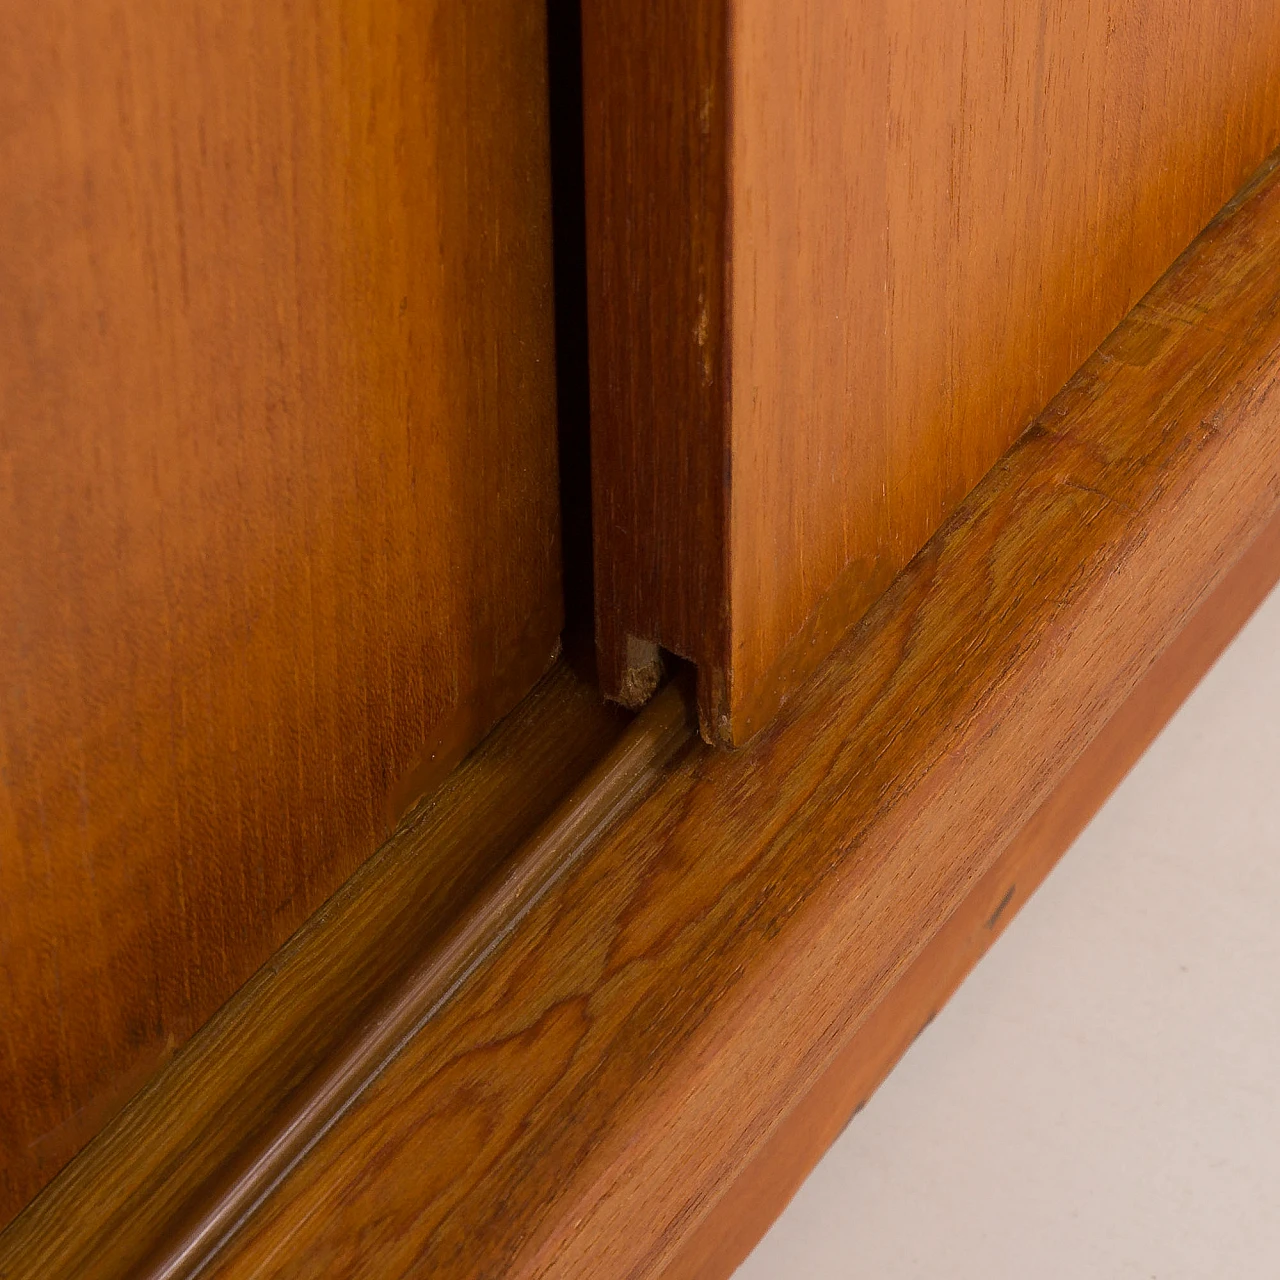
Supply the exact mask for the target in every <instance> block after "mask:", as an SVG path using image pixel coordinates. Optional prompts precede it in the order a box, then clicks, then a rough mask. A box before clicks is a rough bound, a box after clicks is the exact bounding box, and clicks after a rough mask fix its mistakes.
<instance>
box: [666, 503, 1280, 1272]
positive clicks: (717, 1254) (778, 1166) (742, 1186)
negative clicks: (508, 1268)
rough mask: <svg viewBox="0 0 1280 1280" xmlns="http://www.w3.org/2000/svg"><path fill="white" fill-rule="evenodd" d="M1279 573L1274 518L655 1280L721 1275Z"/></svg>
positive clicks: (753, 1241)
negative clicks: (660, 1276) (657, 1279)
mask: <svg viewBox="0 0 1280 1280" xmlns="http://www.w3.org/2000/svg"><path fill="white" fill-rule="evenodd" d="M1278 580H1280V518H1277V517H1274V516H1273V517H1272V519H1271V523H1270V524H1269V525H1268V526H1267V527H1266V529H1264V530H1263V532H1262V533H1261V535H1259V537H1258V539H1257V541H1256V542H1255V543H1254V544H1253V546H1251V547H1250V548H1249V550H1248V551H1246V552H1245V554H1244V555H1243V556H1242V557H1241V559H1240V561H1239V563H1238V564H1237V565H1236V566H1235V568H1233V569H1232V570H1231V572H1230V573H1228V574H1227V576H1226V578H1225V579H1224V580H1223V581H1222V584H1221V585H1220V586H1219V587H1218V588H1217V589H1216V590H1215V591H1214V592H1213V594H1212V595H1211V596H1210V597H1209V598H1208V599H1207V600H1206V601H1205V602H1204V603H1203V604H1202V605H1201V606H1200V608H1199V609H1198V610H1197V612H1196V614H1195V617H1193V618H1192V619H1191V621H1190V622H1189V623H1188V624H1187V626H1186V629H1185V630H1184V631H1182V632H1181V634H1179V635H1178V636H1177V637H1176V638H1175V639H1173V640H1172V641H1171V642H1170V643H1169V646H1168V648H1167V649H1165V651H1164V653H1162V654H1161V655H1160V657H1159V658H1158V659H1157V660H1156V661H1155V663H1153V664H1152V666H1151V669H1150V670H1149V671H1148V672H1147V674H1146V675H1145V676H1143V678H1142V679H1141V681H1140V682H1139V683H1138V685H1137V686H1136V687H1135V688H1134V690H1133V692H1132V693H1131V694H1130V695H1129V697H1128V698H1127V699H1126V701H1125V702H1124V703H1123V704H1122V705H1121V706H1120V708H1119V709H1118V710H1117V711H1116V713H1115V714H1114V715H1113V716H1112V717H1111V719H1110V720H1109V721H1108V722H1107V724H1106V727H1105V728H1104V729H1103V730H1102V731H1101V733H1099V734H1098V736H1097V737H1096V738H1095V739H1094V740H1093V741H1092V742H1091V743H1090V744H1089V746H1088V747H1087V748H1086V749H1085V751H1084V754H1083V755H1081V757H1080V759H1079V760H1077V761H1076V763H1075V764H1074V765H1073V766H1072V767H1071V769H1070V770H1069V771H1068V772H1067V774H1066V776H1065V777H1064V778H1063V779H1062V781H1061V782H1060V783H1059V784H1058V786H1057V788H1056V789H1055V790H1054V792H1053V793H1052V795H1050V796H1049V798H1048V799H1047V800H1046V801H1045V802H1044V803H1043V804H1042V805H1041V806H1040V808H1039V809H1038V810H1037V811H1036V813H1035V815H1034V816H1033V817H1032V818H1031V820H1030V821H1029V822H1027V824H1026V825H1025V826H1024V827H1023V828H1022V829H1021V830H1020V831H1019V832H1018V833H1017V835H1015V836H1014V837H1013V839H1012V840H1011V841H1010V842H1009V845H1008V847H1007V848H1006V849H1005V851H1004V852H1003V853H1002V854H1001V855H1000V856H999V858H997V859H996V862H995V864H994V865H993V866H992V868H991V870H990V871H988V872H987V873H986V875H984V876H983V877H982V879H981V880H980V881H979V882H978V883H977V884H976V885H975V886H974V887H973V889H971V890H970V891H969V893H968V894H967V895H966V897H965V899H964V901H963V902H961V904H960V905H959V906H958V907H957V908H956V910H955V911H954V912H953V913H952V915H951V917H950V918H949V919H948V920H947V922H946V924H944V925H943V926H942V928H941V929H939V931H938V932H937V933H936V934H935V935H934V937H933V939H932V940H931V941H930V942H929V944H928V945H927V946H926V947H925V949H924V950H923V951H922V952H921V953H920V955H919V957H918V958H917V959H916V960H915V961H914V963H913V964H912V965H911V967H910V969H908V970H907V972H906V973H905V974H903V976H902V977H901V978H900V979H899V980H898V981H897V982H896V983H895V984H894V985H893V987H892V989H891V990H890V991H889V992H888V993H887V994H886V995H885V997H884V999H883V1000H882V1001H881V1002H880V1003H879V1004H878V1005H877V1006H876V1008H875V1010H874V1011H873V1012H872V1013H871V1015H870V1017H868V1018H867V1020H866V1021H865V1022H864V1023H863V1024H862V1026H861V1027H859V1028H858V1030H857V1031H856V1032H855V1033H854V1035H853V1037H852V1039H851V1040H850V1041H849V1043H848V1044H846V1045H845V1047H844V1048H843V1049H841V1050H840V1052H839V1053H838V1054H837V1055H836V1057H835V1059H834V1060H833V1061H832V1063H831V1065H830V1066H829V1067H828V1068H827V1069H826V1071H825V1072H823V1074H822V1076H821V1078H820V1079H819V1080H818V1081H817V1082H816V1083H815V1084H814V1086H813V1088H812V1089H810V1090H809V1092H808V1093H807V1094H806V1095H805V1096H804V1097H803V1098H802V1099H801V1100H800V1101H799V1102H798V1103H796V1105H795V1107H794V1109H793V1110H792V1111H791V1112H790V1114H789V1115H787V1116H786V1118H785V1119H784V1120H783V1121H782V1122H781V1123H780V1124H779V1126H778V1128H777V1129H776V1130H775V1131H774V1133H773V1134H772V1136H771V1137H770V1138H769V1140H768V1141H767V1142H766V1143H764V1145H763V1146H761V1148H760V1149H759V1150H758V1151H757V1152H756V1153H755V1155H754V1156H752V1158H751V1161H750V1163H749V1164H748V1165H747V1166H746V1168H745V1169H743V1170H742V1172H741V1173H740V1174H739V1176H738V1178H737V1180H736V1181H735V1182H734V1183H733V1185H732V1186H731V1187H729V1188H728V1189H727V1190H726V1191H725V1192H724V1194H723V1195H722V1196H721V1198H720V1200H719V1201H718V1202H717V1203H716V1206H715V1208H713V1209H712V1210H711V1212H710V1213H708V1214H707V1216H706V1217H705V1218H704V1219H703V1220H702V1222H701V1223H700V1224H699V1226H698V1227H697V1229H696V1230H695V1231H693V1232H692V1233H691V1234H690V1236H689V1237H688V1239H687V1240H685V1242H684V1243H683V1244H682V1245H681V1247H680V1249H679V1251H678V1252H677V1253H676V1255H675V1257H674V1258H673V1259H672V1261H671V1263H670V1264H669V1265H668V1266H667V1267H666V1268H665V1269H664V1270H663V1272H662V1277H663V1280H728V1277H729V1276H731V1275H732V1274H733V1273H734V1271H735V1270H736V1269H737V1267H738V1266H740V1265H741V1263H743V1262H744V1261H745V1260H746V1257H747V1255H748V1254H749V1253H750V1252H751V1250H752V1249H754V1248H755V1246H756V1245H757V1244H758V1243H759V1242H760V1240H761V1239H763V1237H764V1234H765V1232H766V1231H768V1229H769V1227H770V1226H771V1225H772V1223H773V1221H774V1219H775V1218H777V1217H778V1215H779V1214H780V1213H781V1212H782V1211H783V1209H784V1208H785V1207H786V1205H787V1203H788V1202H789V1201H790V1200H791V1197H792V1196H794V1195H795V1193H796V1192H797V1191H798V1190H799V1189H800V1186H801V1184H802V1183H803V1182H804V1180H805V1178H807V1177H808V1175H809V1173H810V1172H811V1171H812V1169H813V1167H814V1166H815V1165H816V1164H817V1163H818V1161H819V1160H820V1159H821V1158H822V1156H823V1154H824V1153H825V1152H826V1150H827V1148H828V1147H830V1146H831V1144H832V1143H833V1142H834V1141H835V1140H836V1138H838V1137H839V1136H840V1134H841V1133H842V1132H843V1131H844V1129H845V1126H846V1125H848V1124H849V1122H850V1120H851V1119H852V1118H853V1117H854V1116H856V1115H857V1113H858V1112H859V1111H860V1110H861V1109H862V1107H863V1104H864V1103H866V1101H867V1099H868V1098H869V1097H870V1096H871V1094H872V1093H874V1092H875V1090H876V1088H877V1087H878V1086H879V1085H880V1083H881V1082H882V1081H883V1080H884V1078H885V1077H886V1076H887V1075H888V1074H889V1072H890V1071H891V1070H892V1069H893V1067H894V1066H895V1064H896V1063H897V1061H898V1059H899V1058H901V1057H902V1055H903V1054H904V1053H905V1052H906V1051H907V1049H908V1048H910V1047H911V1045H912V1043H913V1042H914V1041H915V1039H916V1037H917V1036H919V1035H920V1034H921V1033H922V1032H923V1031H924V1030H925V1028H927V1027H928V1025H929V1023H930V1022H932V1021H933V1018H934V1016H935V1015H936V1014H937V1013H938V1011H939V1010H940V1009H941V1008H942V1006H943V1005H944V1004H945V1003H946V1002H947V1000H949V999H950V998H951V995H952V994H953V993H954V991H955V989H956V988H957V987H958V986H959V985H960V983H961V982H962V981H963V980H964V978H965V977H966V975H967V974H968V973H969V970H970V969H972V968H973V966H974V965H975V964H976V963H977V962H978V960H980V959H981V958H982V956H983V955H984V954H985V953H986V951H987V949H988V948H989V947H990V946H991V945H992V944H993V943H994V942H995V940H996V939H997V938H998V937H999V936H1000V935H1001V934H1002V933H1003V932H1004V930H1005V928H1006V927H1007V926H1008V924H1009V922H1010V921H1011V920H1012V919H1013V918H1014V916H1015V915H1017V913H1018V911H1019V910H1020V909H1021V908H1022V906H1023V904H1024V903H1025V902H1026V901H1027V899H1028V898H1029V897H1030V896H1031V895H1032V894H1033V893H1034V892H1035V891H1036V889H1037V888H1038V887H1039V886H1040V884H1041V882H1042V881H1043V880H1044V878H1045V876H1047V875H1048V874H1049V872H1050V871H1051V870H1052V869H1053V867H1054V865H1055V864H1056V863H1057V861H1058V859H1059V858H1060V857H1062V855H1063V854H1064V853H1065V852H1066V851H1067V849H1068V848H1069V847H1070V845H1071V844H1072V842H1073V841H1074V840H1075V838H1076V837H1077V836H1078V835H1079V834H1080V833H1081V832H1082V831H1083V830H1084V828H1085V826H1086V825H1087V824H1088V822H1089V820H1090V819H1091V818H1092V817H1093V815H1094V814H1095V813H1097V811H1098V810H1099V809H1100V808H1101V807H1102V805H1103V802H1104V801H1105V800H1106V799H1107V797H1108V796H1109V795H1110V794H1111V792H1112V791H1114V790H1115V788H1116V787H1117V786H1118V785H1119V784H1120V782H1121V781H1122V780H1123V779H1124V776H1125V775H1126V774H1127V773H1128V772H1129V770H1130V769H1131V768H1133V766H1134V765H1135V764H1136V763H1137V761H1138V758H1139V757H1140V756H1141V755H1142V753H1143V752H1144V751H1145V750H1146V749H1147V747H1148V746H1150V745H1151V743H1152V741H1153V740H1154V739H1155V737H1156V735H1157V734H1158V733H1159V732H1160V730H1161V729H1163V728H1164V726H1165V725H1166V724H1167V723H1168V721H1169V720H1170V718H1171V717H1172V716H1173V713H1174V712H1175V711H1176V710H1177V709H1178V707H1179V706H1181V705H1182V703H1183V701H1184V700H1185V699H1186V698H1187V696H1188V695H1189V694H1190V693H1191V691H1192V690H1193V689H1194V688H1195V687H1196V685H1197V684H1198V683H1199V682H1200V679H1201V677H1202V676H1203V675H1204V674H1205V672H1207V671H1208V669H1209V668H1210V667H1211V666H1212V665H1213V663H1214V662H1215V661H1216V660H1217V658H1218V656H1219V655H1220V654H1221V653H1222V651H1223V650H1224V649H1225V648H1226V647H1227V645H1228V644H1229V643H1230V641H1231V639H1232V638H1233V637H1234V636H1235V634H1236V633H1237V632H1238V631H1239V630H1240V628H1241V627H1243V626H1244V624H1245V623H1246V622H1247V621H1248V620H1249V617H1250V615H1251V614H1252V613H1253V611H1254V610H1255V609H1256V608H1257V607H1258V605H1260V604H1261V603H1262V601H1263V600H1264V599H1265V598H1266V596H1267V593H1268V592H1269V591H1270V590H1271V589H1272V588H1273V587H1274V586H1275V585H1276V582H1277V581H1278Z"/></svg>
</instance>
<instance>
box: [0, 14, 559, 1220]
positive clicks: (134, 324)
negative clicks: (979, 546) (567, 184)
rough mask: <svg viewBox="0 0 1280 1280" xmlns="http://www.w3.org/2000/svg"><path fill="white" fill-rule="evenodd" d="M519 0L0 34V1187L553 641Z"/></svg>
mask: <svg viewBox="0 0 1280 1280" xmlns="http://www.w3.org/2000/svg"><path fill="white" fill-rule="evenodd" d="M544 24H545V14H544V10H543V6H542V5H541V4H540V3H538V2H537V0H479V2H478V3H469V4H467V5H465V6H460V5H452V4H447V3H443V2H435V0H428V3H425V4H409V3H402V2H400V0H392V3H389V4H374V3H370V2H368V0H342V3H339V4H321V3H315V2H307V3H303V4H300V5H285V4H280V3H275V2H274V0H268V2H267V3H257V2H254V3H251V2H250V0H215V3H212V4H200V5H194V6H193V5H186V4H177V3H162V4H159V5H155V4H146V3H140V2H139V0H92V2H90V3H79V4H74V5H73V4H69V3H64V2H62V0H55V2H53V3H48V4H40V5H27V4H10V5H6V6H5V29H6V36H5V40H4V41H3V42H0V157H2V159H3V169H4V172H5V174H6V180H5V182H4V185H3V190H2V191H0V246H2V247H3V258H2V261H0V273H2V274H3V281H2V283H0V673H2V674H0V690H2V691H3V695H4V700H3V704H2V705H0V1079H3V1081H4V1087H3V1088H0V1220H4V1219H7V1218H8V1217H9V1216H11V1214H12V1213H13V1211H14V1210H15V1209H16V1208H17V1207H18V1206H19V1205H21V1204H22V1203H23V1202H24V1201H25V1200H26V1199H27V1198H28V1197H29V1196H30V1195H31V1193H32V1192H33V1191H34V1190H35V1189H36V1188H37V1187H38V1186H39V1185H41V1184H42V1183H43V1182H44V1181H46V1180H47V1179H48V1177H49V1176H50V1175H51V1174H52V1173H53V1172H54V1171H56V1169H57V1168H58V1167H59V1166H60V1165H61V1164H62V1163H63V1162H64V1161H65V1160H66V1158H67V1157H68V1156H69V1155H70V1154H71V1153H73V1152H74V1151H75V1150H76V1149H77V1148H78V1147H79V1146H80V1145H82V1143H83V1142H84V1140H85V1139H86V1138H87V1137H88V1136H89V1135H90V1134H92V1133H93V1132H94V1131H95V1130H96V1129H97V1127H98V1126H99V1124H100V1123H101V1122H102V1120H103V1119H104V1118H105V1116H106V1115H108V1114H109V1113H110V1112H111V1111H112V1110H113V1109H114V1108H115V1107H116V1106H118V1105H119V1103H120V1102H122V1101H123V1100H124V1099H125V1098H127V1097H128V1096H129V1095H130V1094H131V1093H132V1092H134V1090H135V1089H136V1088H137V1087H138V1086H139V1084H140V1083H141V1082H142V1081H143V1080H144V1079H145V1078H146V1076H147V1075H148V1074H149V1073H150V1072H151V1070H152V1069H153V1068H154V1067H155V1066H156V1065H157V1063H158V1062H159V1061H160V1060H161V1059H162V1058H163V1057H164V1056H166V1055H167V1054H169V1053H170V1052H172V1050H173V1049H174V1048H175V1047H176V1046H178V1045H180V1044H181V1043H182V1042H183V1041H184V1040H185V1039H186V1037H187V1036H188V1035H189V1034H190V1033H191V1032H192V1031H193V1030H194V1029H195V1028H196V1027H197V1026H199V1025H200V1024H201V1023H202V1022H203V1021H204V1020H205V1019H206V1018H207V1017H208V1016H209V1015H210V1014H211V1013H212V1012H213V1011H214V1010H215V1009H216V1008H217V1007H218V1006H219V1005H220V1004H221V1003H222V1002H223V1001H224V1000H225V999H226V998H227V997H228V996H229V995H230V994H231V993H232V992H233V991H234V990H236V988H237V987H239V986H240V985H241V983H243V982H244V981H245V979H246V978H247V977H248V976H249V975H250V974H251V973H252V972H253V971H254V969H256V968H257V967H258V965H260V964H261V963H262V962H263V961H264V960H265V959H266V958H267V957H268V956H269V955H270V954H271V952H272V951H273V950H274V949H275V948H277V947H278V946H279V945H280V944H281V942H283V940H284V939H285V938H286V937H287V936H288V935H289V934H290V933H291V932H292V931H293V930H294V929H295V928H296V927H297V925H298V924H299V923H300V922H301V921H302V920H303V919H304V918H305V917H306V916H307V915H308V914H309V913H310V912H311V911H313V910H314V909H315V908H316V907H317V906H318V905H319V904H320V903H321V902H322V901H323V900H324V899H325V898H326V897H327V896H328V895H329V894H330V893H331V892H332V891H333V890H334V888H336V886H337V885H338V884H340V883H341V882H342V881H343V880H344V879H345V878H346V877H347V876H348V875H350V873H351V872H352V871H353V869H354V868H355V867H356V865H357V864H358V863H359V862H360V861H361V860H362V859H363V858H364V857H365V856H366V855H367V854H369V853H370V852H371V851H372V850H373V848H374V847H375V845H376V844H377V843H378V841H379V840H380V839H381V837H382V836H383V835H384V834H385V833H386V832H387V830H388V829H389V826H390V823H391V821H392V819H393V818H394V817H395V815H396V812H397V810H398V808H401V807H403V804H404V803H405V802H406V799H407V798H408V797H409V796H411V795H412V794H413V792H414V790H415V788H420V787H421V786H423V785H426V784H428V783H429V782H430V779H431V777H432V776H437V775H439V773H440V772H441V771H442V770H445V769H447V768H448V767H449V766H450V765H451V764H452V763H453V762H455V761H456V760H457V758H458V757H459V755H460V753H461V752H462V751H464V750H466V749H467V748H468V747H469V746H470V745H471V744H473V743H474V742H475V741H476V740H477V739H478V738H479V737H480V735H481V734H482V733H483V732H484V731H485V730H486V729H487V728H488V727H489V726H490V725H491V724H492V723H493V722H494V721H495V720H496V719H497V718H498V717H499V716H500V715H501V714H503V713H504V712H505V711H506V710H507V709H508V708H509V707H510V706H511V705H513V704H514V702H515V701H516V700H517V699H518V698H519V697H520V696H522V695H523V694H524V693H525V692H526V691H527V689H528V688H529V687H530V685H531V684H532V683H533V681H534V680H536V679H537V677H538V676H539V675H540V674H541V672H542V671H543V670H544V669H545V668H546V666H547V665H548V662H549V661H550V659H551V657H552V654H553V650H554V648H555V646H556V644H557V639H558V633H559V628H560V618H561V602H560V586H559V572H560V571H559V545H558V537H559V535H558V512H557V492H556V475H555V465H556V464H555V451H556V441H555V423H554V412H555V404H554V382H553V378H554V373H553V369H554V351H553V340H552V300H551V243H550V226H549V177H548V154H547V152H548V138H547V125H546V105H545V99H546V73H545V49H544V42H545V31H544Z"/></svg>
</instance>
